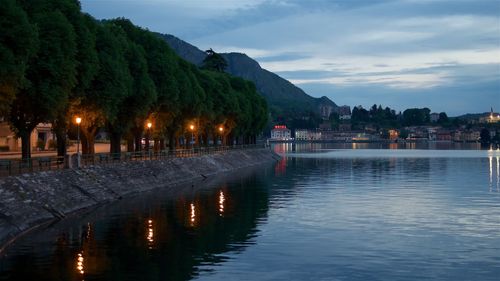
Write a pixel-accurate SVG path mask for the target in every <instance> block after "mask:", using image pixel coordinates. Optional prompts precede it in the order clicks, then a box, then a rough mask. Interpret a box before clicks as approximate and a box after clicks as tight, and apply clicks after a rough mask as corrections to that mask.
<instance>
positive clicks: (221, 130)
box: [219, 126, 224, 145]
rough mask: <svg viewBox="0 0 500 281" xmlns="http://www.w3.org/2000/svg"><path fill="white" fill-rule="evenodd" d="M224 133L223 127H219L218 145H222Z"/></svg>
mask: <svg viewBox="0 0 500 281" xmlns="http://www.w3.org/2000/svg"><path fill="white" fill-rule="evenodd" d="M223 132H224V127H222V126H219V133H220V145H222V134H223Z"/></svg>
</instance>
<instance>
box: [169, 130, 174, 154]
mask: <svg viewBox="0 0 500 281" xmlns="http://www.w3.org/2000/svg"><path fill="white" fill-rule="evenodd" d="M168 149H169V150H170V151H173V150H174V149H175V134H174V133H173V132H169V133H168Z"/></svg>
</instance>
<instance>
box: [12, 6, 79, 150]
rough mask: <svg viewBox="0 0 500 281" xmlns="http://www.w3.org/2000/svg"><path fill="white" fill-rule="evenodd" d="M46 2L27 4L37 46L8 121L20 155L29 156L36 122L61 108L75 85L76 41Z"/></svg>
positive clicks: (63, 21)
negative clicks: (19, 138)
mask: <svg viewBox="0 0 500 281" xmlns="http://www.w3.org/2000/svg"><path fill="white" fill-rule="evenodd" d="M46 4H47V3H46V2H44V1H43V2H37V3H36V4H33V5H31V2H30V3H25V5H27V6H25V7H29V10H28V11H29V12H28V15H29V16H30V20H31V21H32V22H33V23H36V25H37V27H38V35H39V42H40V45H39V49H38V52H37V53H36V58H35V57H34V58H32V59H31V60H29V62H28V65H27V70H26V78H27V79H28V80H29V81H30V84H29V86H27V87H25V88H23V89H22V90H21V91H19V93H18V94H17V96H16V98H15V100H14V101H13V104H12V109H11V112H10V117H9V122H10V124H11V127H12V129H13V130H14V132H15V133H16V135H17V136H18V137H21V141H22V157H23V158H24V159H27V158H31V143H30V134H31V132H32V131H33V129H34V128H35V127H36V126H37V124H39V123H41V122H47V121H50V120H53V119H54V118H55V117H56V116H57V114H59V112H61V111H62V110H64V107H65V106H66V105H67V102H68V93H69V92H70V90H71V89H72V88H73V87H74V85H75V84H76V76H75V74H76V65H77V61H76V57H75V54H76V42H75V37H76V36H75V33H74V30H73V27H72V25H71V24H70V22H69V21H68V20H67V18H66V17H65V16H64V14H63V13H62V12H61V11H60V10H59V9H53V7H51V6H50V5H46Z"/></svg>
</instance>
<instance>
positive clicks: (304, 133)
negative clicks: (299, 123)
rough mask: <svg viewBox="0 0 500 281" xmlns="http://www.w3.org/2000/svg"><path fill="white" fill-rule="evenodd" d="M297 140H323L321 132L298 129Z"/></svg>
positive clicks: (296, 131)
mask: <svg viewBox="0 0 500 281" xmlns="http://www.w3.org/2000/svg"><path fill="white" fill-rule="evenodd" d="M295 139H296V140H303V141H311V140H321V131H317V130H307V129H297V130H295Z"/></svg>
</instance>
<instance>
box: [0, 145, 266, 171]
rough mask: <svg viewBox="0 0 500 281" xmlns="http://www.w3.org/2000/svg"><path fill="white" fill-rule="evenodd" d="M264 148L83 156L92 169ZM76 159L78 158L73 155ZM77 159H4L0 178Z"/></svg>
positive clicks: (58, 166)
mask: <svg viewBox="0 0 500 281" xmlns="http://www.w3.org/2000/svg"><path fill="white" fill-rule="evenodd" d="M256 148H264V146H263V145H255V144H252V145H235V146H209V147H195V148H190V149H175V150H161V151H153V150H149V151H138V152H122V153H95V154H88V155H87V154H83V155H82V156H81V160H80V165H81V167H85V166H89V165H105V164H112V163H121V162H131V161H151V160H165V159H172V158H188V157H199V156H203V155H212V154H218V153H223V152H226V151H230V150H241V149H256ZM73 156H76V155H73ZM75 160H76V157H67V158H66V159H65V158H64V157H57V156H51V157H33V158H30V159H0V177H2V176H10V175H16V174H23V173H32V172H38V171H49V170H57V169H64V168H66V167H68V166H73V167H76V166H75V164H76V163H75V164H73V165H69V164H68V163H66V161H75Z"/></svg>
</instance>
